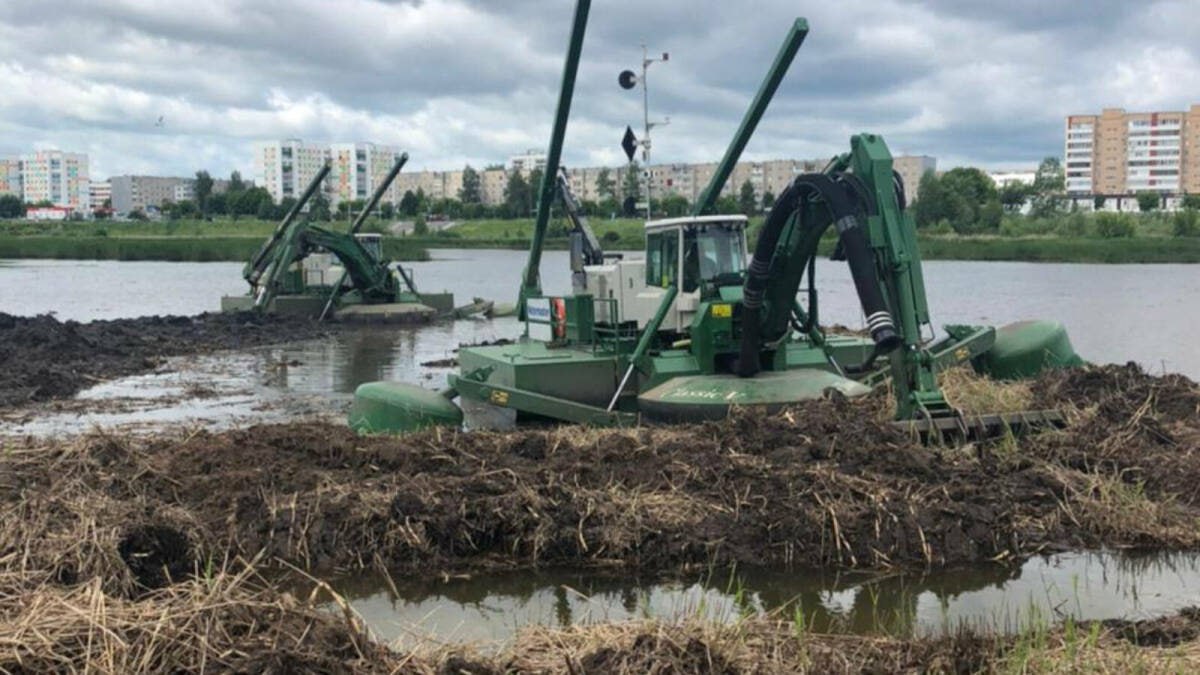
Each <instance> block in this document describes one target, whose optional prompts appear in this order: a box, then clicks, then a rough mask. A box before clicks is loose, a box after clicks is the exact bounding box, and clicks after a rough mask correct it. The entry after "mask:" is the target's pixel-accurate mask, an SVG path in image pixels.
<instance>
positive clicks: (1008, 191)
mask: <svg viewBox="0 0 1200 675" xmlns="http://www.w3.org/2000/svg"><path fill="white" fill-rule="evenodd" d="M1032 191H1033V186H1032V185H1030V184H1029V183H1022V182H1021V181H1010V182H1008V183H1006V184H1004V185H1001V186H1000V190H999V191H998V194H999V197H1000V206H1002V207H1003V208H1004V210H1005V211H1007V212H1008V213H1019V212H1020V211H1021V208H1022V207H1023V206H1025V202H1027V201H1029V195H1030V193H1031V192H1032Z"/></svg>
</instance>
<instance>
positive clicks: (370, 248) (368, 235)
mask: <svg viewBox="0 0 1200 675" xmlns="http://www.w3.org/2000/svg"><path fill="white" fill-rule="evenodd" d="M354 238H355V239H357V240H358V243H360V244H362V247H363V248H365V249H366V250H367V253H370V254H371V257H372V258H374V259H375V261H376V262H378V261H380V260H383V235H382V234H379V233H378V232H357V233H355V235H354Z"/></svg>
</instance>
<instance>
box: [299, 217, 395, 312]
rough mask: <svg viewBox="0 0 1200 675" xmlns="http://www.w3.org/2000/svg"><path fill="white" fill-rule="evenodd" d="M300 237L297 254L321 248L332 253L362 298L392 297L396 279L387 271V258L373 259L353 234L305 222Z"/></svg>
mask: <svg viewBox="0 0 1200 675" xmlns="http://www.w3.org/2000/svg"><path fill="white" fill-rule="evenodd" d="M300 239H301V243H302V245H303V249H304V250H303V251H302V252H301V253H307V252H308V251H311V250H312V249H315V248H323V249H325V250H327V251H329V252H330V253H332V254H333V255H335V256H336V257H337V259H338V261H339V262H341V263H342V267H344V268H345V269H346V275H348V276H349V277H350V280H351V282H353V284H354V288H356V289H357V290H358V292H359V293H361V294H362V295H363V298H364V299H377V300H381V301H387V300H391V299H393V298H394V297H395V295H396V291H397V288H396V278H395V277H394V276H392V274H391V272H390V271H389V270H388V266H387V261H384V260H375V257H374V256H372V255H371V253H370V251H368V250H367V249H366V248H365V247H364V246H363V245H362V243H361V242H359V240H358V239H357V238H356V237H355V236H354V235H353V234H349V233H342V232H334V231H332V230H327V229H325V228H323V227H317V226H315V225H309V226H308V227H307V228H305V229H304V232H303V233H302V234H301V235H300Z"/></svg>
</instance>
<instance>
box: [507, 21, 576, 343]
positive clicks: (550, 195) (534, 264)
mask: <svg viewBox="0 0 1200 675" xmlns="http://www.w3.org/2000/svg"><path fill="white" fill-rule="evenodd" d="M591 6H592V2H591V0H576V2H575V20H574V21H573V22H572V24H571V39H570V42H568V44H567V60H566V63H565V64H564V65H563V78H562V87H561V88H560V89H559V92H558V107H557V109H556V111H555V113H554V128H553V129H552V130H551V132H550V148H549V149H548V150H547V152H546V168H545V170H544V171H543V173H542V183H541V185H540V186H538V200H537V213H536V214H535V218H536V220H535V221H534V224H533V237H532V239H531V241H530V243H529V261H528V262H526V263H525V273H524V274H523V275H522V276H521V292H520V295H519V297H518V298H517V313H518V315H519V316H520V318H521V319H524V318H525V300H526V298H530V297H534V296H537V295H541V293H542V276H541V265H542V247H543V246H544V245H545V241H546V228H547V227H549V225H550V204H551V202H553V201H554V193H555V192H556V191H557V185H556V181H557V180H558V164H559V159H560V158H561V157H562V146H563V137H564V136H565V135H566V133H567V119H568V118H569V117H570V116H571V99H572V98H573V97H574V96H575V74H576V73H577V72H578V71H579V56H580V54H581V53H582V52H583V36H584V33H585V32H586V30H587V20H588V11H589V10H590V9H591Z"/></svg>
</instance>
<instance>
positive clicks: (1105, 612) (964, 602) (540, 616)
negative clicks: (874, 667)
mask: <svg viewBox="0 0 1200 675" xmlns="http://www.w3.org/2000/svg"><path fill="white" fill-rule="evenodd" d="M331 584H332V586H333V588H334V589H335V590H336V591H338V592H339V593H340V594H341V595H342V596H343V597H344V598H345V599H346V600H348V601H349V603H350V606H351V607H352V608H353V609H354V610H355V611H356V612H357V613H358V614H359V615H360V616H361V617H362V618H363V620H364V621H365V622H366V624H367V626H368V627H369V629H370V630H371V631H372V633H374V635H375V636H376V637H377V638H378V639H380V640H383V641H384V642H387V643H390V644H393V645H395V646H399V647H411V646H414V645H416V644H422V643H429V642H433V643H469V644H480V643H483V644H489V645H492V646H493V647H499V646H501V645H502V644H503V643H505V642H507V641H510V640H512V639H513V638H514V637H515V635H516V633H517V632H518V631H519V630H520V629H522V628H525V627H528V626H546V627H552V628H566V627H569V626H578V625H592V624H601V623H609V622H623V621H633V620H643V619H654V620H659V621H663V622H668V623H669V622H674V621H679V620H682V619H688V618H695V617H700V618H703V619H705V620H707V621H715V622H719V623H731V622H734V621H738V620H741V619H744V618H746V617H751V616H758V615H763V614H768V615H772V616H776V617H781V618H783V619H785V620H788V621H796V620H797V617H798V616H801V615H802V616H803V617H804V618H803V623H804V626H805V629H806V630H811V631H813V632H818V633H827V632H837V633H842V632H851V633H855V634H866V635H887V636H891V637H903V638H910V637H929V636H938V635H943V634H947V633H953V632H954V631H956V630H958V629H959V628H962V627H968V628H973V629H977V630H982V631H996V632H1000V633H1013V632H1018V631H1021V630H1024V629H1027V628H1028V627H1029V626H1030V625H1035V624H1037V625H1040V624H1053V623H1058V622H1061V621H1063V620H1065V619H1066V618H1067V617H1071V618H1073V619H1076V620H1107V619H1149V618H1156V617H1160V616H1166V615H1169V614H1172V613H1175V612H1178V611H1179V610H1180V609H1182V608H1185V607H1189V606H1192V605H1196V604H1197V603H1200V554H1183V553H1170V554H1155V555H1148V554H1138V555H1132V554H1123V553H1114V552H1084V553H1064V554H1059V555H1053V556H1046V557H1035V558H1031V559H1030V560H1028V561H1026V562H1025V563H1024V564H1023V565H1020V566H1004V565H998V564H984V565H978V566H972V567H964V568H950V569H941V570H933V571H929V572H926V573H923V574H922V573H910V574H904V573H855V572H840V573H839V572H837V571H833V570H819V569H817V570H790V571H789V570H781V569H769V568H757V569H756V568H746V567H743V568H740V569H722V570H710V571H707V572H705V573H703V574H701V575H698V576H697V577H695V578H694V579H692V580H687V581H666V582H664V581H653V580H644V579H638V578H636V577H630V576H620V577H617V576H611V577H610V576H597V575H595V574H587V573H580V572H578V571H565V570H564V571H533V572H529V571H526V572H519V573H506V574H492V575H484V576H479V577H472V578H469V579H453V580H449V581H437V582H428V581H427V582H408V581H405V580H403V579H393V578H390V577H385V576H383V575H357V576H351V577H342V578H337V579H334V580H332V582H331ZM328 608H329V609H333V610H338V607H337V606H336V605H334V604H330V605H329V606H328ZM338 611H340V610H338Z"/></svg>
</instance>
